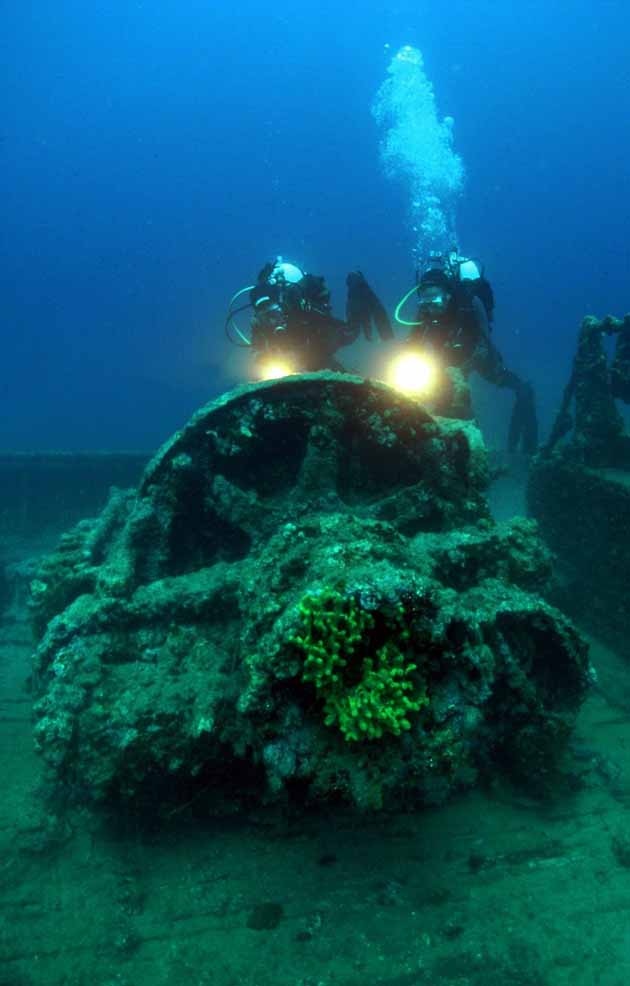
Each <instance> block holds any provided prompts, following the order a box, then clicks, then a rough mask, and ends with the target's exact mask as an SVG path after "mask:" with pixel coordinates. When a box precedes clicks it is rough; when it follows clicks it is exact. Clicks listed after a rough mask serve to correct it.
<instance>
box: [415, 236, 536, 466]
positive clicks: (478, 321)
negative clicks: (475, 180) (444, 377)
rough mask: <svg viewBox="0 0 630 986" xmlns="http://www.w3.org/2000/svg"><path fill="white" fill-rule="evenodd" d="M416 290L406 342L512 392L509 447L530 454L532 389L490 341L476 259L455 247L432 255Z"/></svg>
mask: <svg viewBox="0 0 630 986" xmlns="http://www.w3.org/2000/svg"><path fill="white" fill-rule="evenodd" d="M417 294H418V315H417V320H416V322H415V324H414V328H413V330H412V333H411V335H410V337H409V341H410V342H411V343H412V344H417V345H418V346H419V347H421V348H428V349H430V350H432V351H434V352H435V353H436V354H437V355H438V357H439V358H440V359H441V360H442V361H443V363H444V364H445V365H446V366H453V367H458V368H459V369H460V370H461V371H462V372H463V373H464V375H465V376H468V374H469V373H471V372H472V371H476V372H477V373H479V375H480V376H482V377H483V378H484V379H485V380H488V381H489V382H490V383H493V384H496V386H497V387H508V388H509V389H510V390H513V391H514V394H515V403H514V409H513V411H512V416H511V419H510V427H509V436H508V448H509V450H510V451H512V452H514V451H518V450H519V449H520V450H521V451H523V452H525V453H527V454H531V453H533V452H534V451H535V450H536V448H537V445H538V422H537V417H536V408H535V404H534V392H533V389H532V386H531V384H529V383H526V382H525V381H524V380H521V378H520V377H519V376H517V375H516V373H514V372H512V370H508V369H507V367H506V366H505V364H504V362H503V357H502V356H501V354H500V352H499V350H498V349H497V348H496V346H495V345H494V343H493V342H492V339H491V325H492V314H493V309H494V295H493V291H492V287H491V285H490V283H489V281H488V280H487V279H486V278H485V277H484V276H483V273H482V271H481V269H480V267H479V265H478V264H477V262H476V261H474V260H469V259H467V258H466V257H461V256H459V254H458V253H457V251H456V250H453V251H451V252H450V253H448V254H446V255H439V254H433V255H431V256H430V258H429V261H428V263H427V264H426V266H425V267H424V269H423V270H422V272H421V273H420V276H419V278H418V284H417Z"/></svg>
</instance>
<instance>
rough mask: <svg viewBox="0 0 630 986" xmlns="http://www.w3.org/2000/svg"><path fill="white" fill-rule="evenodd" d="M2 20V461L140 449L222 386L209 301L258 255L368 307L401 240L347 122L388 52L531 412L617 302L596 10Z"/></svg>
mask: <svg viewBox="0 0 630 986" xmlns="http://www.w3.org/2000/svg"><path fill="white" fill-rule="evenodd" d="M3 6H4V8H5V9H4V11H3V14H2V29H1V31H0V64H2V66H3V84H2V87H1V90H0V100H1V101H2V115H1V117H0V168H1V174H2V191H3V195H2V198H3V211H2V214H3V219H2V224H1V227H0V251H1V256H0V271H1V277H2V292H1V305H2V367H3V372H2V375H1V378H0V386H1V388H2V401H3V410H4V413H3V414H2V416H1V418H0V447H2V448H23V449H48V448H70V449H73V448H91V447H99V448H100V447H114V448H131V447H133V448H143V449H144V448H146V449H150V448H152V447H154V446H155V445H156V444H157V443H158V442H160V441H162V440H163V439H164V438H165V437H167V435H168V434H169V433H170V432H171V431H172V430H173V429H174V428H175V427H177V426H179V425H180V424H181V423H182V422H183V421H184V420H185V418H186V417H187V415H188V414H189V413H190V412H191V411H192V410H193V409H194V408H195V407H196V406H197V405H198V404H199V403H200V402H201V401H204V400H206V399H207V398H208V397H209V396H212V395H213V394H215V393H216V392H217V391H219V390H220V389H222V388H224V387H225V386H227V385H229V384H230V383H231V382H233V380H234V376H233V371H231V370H230V369H229V367H228V366H227V360H228V357H229V353H228V348H229V347H228V343H227V342H226V340H225V338H224V335H223V328H222V324H223V318H224V312H225V306H226V303H227V301H228V299H229V297H230V296H231V294H232V293H233V292H234V291H235V290H236V289H237V288H239V287H242V286H243V285H245V284H248V283H251V281H252V278H253V277H254V276H255V274H256V273H257V271H258V270H259V268H260V267H261V266H262V264H263V263H264V261H265V260H267V259H269V258H271V257H274V256H275V255H276V254H278V253H281V254H283V255H284V256H285V257H287V258H291V259H294V260H296V261H297V262H299V263H301V264H303V265H304V266H306V267H307V268H308V269H309V270H311V271H314V272H320V273H323V274H325V275H326V277H327V279H328V281H329V283H330V285H331V287H332V289H333V300H334V302H335V306H336V310H337V312H338V313H339V314H341V313H342V312H343V302H344V290H345V289H344V278H345V274H346V272H347V271H348V270H350V269H352V268H354V267H357V266H361V267H362V269H363V270H364V272H365V273H366V275H367V276H368V277H369V279H370V281H371V282H372V284H373V286H374V287H375V289H376V290H377V292H378V293H379V294H380V295H381V296H382V298H383V300H384V301H385V302H386V303H387V305H388V307H390V309H391V308H393V306H394V305H395V303H396V301H397V300H398V298H399V297H400V295H401V294H402V293H403V292H404V291H405V290H406V289H407V288H408V287H409V285H410V284H411V283H412V282H413V273H414V272H413V260H412V255H411V248H412V236H411V234H410V232H409V229H408V227H407V225H406V219H407V204H408V203H407V201H406V191H405V189H404V187H403V186H402V185H400V184H396V183H395V182H392V181H390V180H388V179H387V178H386V177H385V175H384V174H383V170H382V167H381V164H380V160H379V150H378V143H379V133H378V129H377V126H376V123H375V121H374V119H373V117H372V115H371V112H370V107H371V104H372V102H373V99H374V96H375V93H376V91H377V90H378V88H379V86H380V85H381V83H382V82H383V80H384V78H385V77H386V73H387V67H388V65H389V62H390V60H391V58H392V54H393V52H395V51H396V49H397V48H398V47H399V46H400V45H403V44H410V45H414V46H416V47H418V48H419V49H420V50H421V51H422V54H423V56H424V65H425V70H426V73H427V76H428V78H429V79H430V80H431V82H432V83H433V86H434V90H435V96H436V100H437V105H438V110H439V112H440V114H441V115H447V114H448V115H451V116H453V117H454V119H455V131H454V133H455V144H454V146H455V149H456V151H457V153H458V154H459V155H460V156H461V157H462V159H463V162H464V165H465V168H466V173H467V181H466V186H465V190H464V194H463V196H462V198H461V200H460V203H459V208H458V215H457V230H458V235H459V240H460V247H461V248H462V250H463V251H464V252H466V253H469V254H474V255H476V256H480V257H482V258H483V259H484V261H485V263H486V268H487V273H488V276H489V277H490V278H491V280H492V282H493V284H494V287H495V290H496V294H497V312H496V342H497V343H498V345H499V346H500V348H501V349H502V351H503V352H504V355H505V357H506V360H507V362H509V363H510V364H511V365H513V366H514V368H515V369H516V370H518V371H519V372H522V373H524V374H525V375H527V376H529V377H531V378H532V380H533V381H534V383H535V385H536V387H537V390H538V392H539V395H540V402H541V408H542V411H543V423H545V422H546V421H547V419H548V417H549V414H550V413H551V411H552V410H553V406H554V403H555V401H556V400H557V397H558V396H559V393H560V391H561V388H562V386H563V384H564V382H565V377H566V373H567V371H568V367H569V361H570V358H571V354H572V348H573V342H574V338H575V332H576V329H577V325H578V323H579V319H580V318H581V316H582V315H583V314H586V313H594V314H598V315H603V314H605V313H607V312H612V313H615V314H621V313H623V312H624V311H625V310H626V309H627V308H630V299H629V294H630V276H629V269H630V264H629V252H630V248H629V246H628V237H627V231H628V226H629V225H630V217H629V202H630V194H629V193H630V177H629V175H630V168H629V166H628V161H629V152H630V132H629V121H630V62H629V61H628V59H627V50H628V41H629V40H630V18H629V16H628V13H627V4H626V3H624V2H623V0H608V2H606V3H605V4H597V5H594V4H592V3H590V2H586V0H555V2H553V0H552V2H550V0H526V2H524V3H523V4H521V5H520V7H519V6H518V5H513V4H508V3H497V2H496V0H480V2H477V3H470V2H468V0H453V2H451V3H448V4H444V3H437V2H435V3H418V2H408V0H401V2H398V3H396V2H393V3H391V4H388V5H387V11H386V12H384V10H383V8H384V6H385V5H384V4H381V3H376V2H374V0H363V2H362V3H361V4H357V3H353V4H343V3H333V2H331V0H323V2H320V3H317V4H315V3H312V2H310V0H306V2H302V3H300V4H288V3H287V4H273V5H272V4H262V3H260V2H252V0H245V2H241V3H239V4H228V3H225V2H217V3H212V4H210V3H208V2H205V0H204V2H202V0H188V2H187V3H185V4H182V3H176V2H174V0H164V2H161V3H157V4H156V3H148V2H145V3H142V2H129V0H109V2H107V3H105V2H100V0H94V2H92V3H90V4H85V3H84V2H79V0H64V3H60V4H48V3H38V4H19V5H18V4H16V3H13V4H5V5H3ZM386 45H389V46H390V47H389V48H386V47H385V46H386ZM231 373H232V375H231Z"/></svg>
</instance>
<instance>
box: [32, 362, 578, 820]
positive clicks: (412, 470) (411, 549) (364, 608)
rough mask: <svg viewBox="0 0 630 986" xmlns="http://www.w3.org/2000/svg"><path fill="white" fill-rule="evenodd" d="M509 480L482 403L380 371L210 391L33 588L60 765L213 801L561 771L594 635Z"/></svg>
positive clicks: (418, 799)
mask: <svg viewBox="0 0 630 986" xmlns="http://www.w3.org/2000/svg"><path fill="white" fill-rule="evenodd" d="M487 482H488V466H487V455H486V451H485V448H484V446H483V442H482V439H481V436H480V433H479V431H478V430H477V428H476V426H475V425H474V424H473V423H472V422H469V421H462V420H453V419H447V418H443V417H442V418H439V417H435V416H432V415H431V414H430V413H429V412H428V411H427V410H426V409H425V408H424V407H422V406H421V405H419V404H418V403H417V402H415V401H413V400H411V399H409V398H406V397H404V396H402V395H400V394H398V393H397V392H396V391H394V390H392V389H391V388H389V387H387V386H385V385H384V384H379V383H376V382H373V381H367V380H364V379H362V378H359V377H352V376H349V375H345V374H343V375H342V374H335V373H317V374H305V375H302V376H295V377H289V378H285V379H283V380H280V381H275V382H269V383H261V384H252V385H246V386H244V387H241V388H239V389H237V390H235V391H233V392H231V393H229V394H227V395H225V396H223V397H222V398H220V399H219V400H216V401H214V402H213V403H211V404H209V405H207V406H206V407H204V408H202V409H201V410H200V411H198V412H197V413H196V414H195V415H194V417H193V418H192V419H191V421H190V422H189V423H188V424H187V425H186V427H185V428H184V429H183V430H182V431H180V432H178V433H177V434H175V436H174V437H173V438H172V439H171V440H170V441H169V442H168V443H167V444H166V445H165V446H164V447H163V448H162V449H161V450H160V451H159V452H158V454H157V455H156V456H155V458H154V459H153V461H152V462H151V463H150V464H149V466H148V467H147V469H146V471H145V473H144V476H143V478H142V481H141V483H140V485H139V487H138V489H137V490H131V491H114V492H112V495H111V498H110V500H109V503H108V504H107V506H106V507H105V508H104V510H103V512H102V513H101V515H100V516H99V517H97V518H95V519H93V520H85V521H83V522H81V523H79V524H78V526H77V527H75V528H74V530H72V531H70V532H69V533H68V534H66V535H65V536H64V537H63V538H62V540H61V543H60V545H59V547H58V550H57V551H56V552H55V553H53V554H52V555H50V556H48V557H47V558H46V559H45V560H44V561H43V563H42V565H41V567H40V570H39V572H38V575H37V579H36V580H35V582H34V584H33V616H34V622H35V626H36V630H37V633H38V636H39V645H38V648H37V652H36V655H35V672H34V687H35V689H36V694H37V701H36V706H35V712H36V726H35V731H36V741H37V744H38V747H39V749H40V751H41V753H42V755H43V757H44V758H45V761H46V763H47V764H48V766H49V769H50V773H51V777H52V778H53V780H54V782H55V784H56V785H58V786H61V787H62V788H64V789H65V790H67V791H68V792H70V793H72V795H73V796H75V797H79V798H81V799H85V800H87V801H89V802H92V803H101V804H103V803H107V804H120V803H121V802H122V803H126V804H127V805H129V804H135V805H143V804H144V805H146V804H148V805H151V806H153V807H155V805H156V804H171V805H172V804H178V803H181V804H184V803H188V802H189V801H190V799H191V798H197V799H201V800H202V801H203V804H204V806H205V807H206V808H207V810H208V811H215V810H227V809H230V808H234V807H235V806H238V805H240V804H243V802H247V803H251V802H252V801H254V802H255V803H260V802H272V801H282V800H284V801H286V800H293V801H297V802H299V803H300V804H312V803H316V802H321V801H324V800H333V801H341V802H345V803H350V804H354V805H356V806H359V807H361V808H376V807H381V806H385V807H388V808H396V807H401V806H404V807H408V806H414V805H417V804H426V803H431V804H437V803H440V802H442V801H443V800H444V799H445V798H446V797H447V796H448V795H449V794H450V793H451V792H452V791H454V790H455V789H457V788H461V787H465V786H468V785H471V784H473V783H474V782H475V780H476V779H477V777H478V776H479V774H480V772H492V771H495V770H496V769H497V768H498V767H499V766H502V767H505V768H507V769H508V770H509V771H511V772H513V773H515V774H516V775H518V776H519V777H521V778H524V779H525V780H527V781H532V782H534V783H536V784H538V783H539V782H544V779H545V778H546V777H548V776H549V774H550V772H552V771H553V769H554V765H555V764H557V761H558V758H559V757H560V756H561V753H562V749H563V746H564V742H565V740H566V738H567V736H568V734H569V733H570V730H571V727H572V725H573V722H574V719H575V715H576V712H577V710H578V708H579V706H580V703H581V701H582V699H583V697H584V694H585V690H586V688H587V684H588V675H589V667H588V660H587V650H586V645H585V643H584V642H583V640H582V638H581V637H580V635H579V634H578V633H577V631H576V630H575V629H574V627H573V625H572V624H571V623H570V622H569V620H568V619H567V618H565V617H564V616H563V615H562V614H561V613H560V612H559V611H558V610H556V609H554V608H552V607H551V606H550V605H548V604H547V603H546V602H544V601H543V599H542V597H541V595H540V592H541V590H543V588H544V586H545V584H546V582H547V579H548V577H549V574H550V562H549V555H548V552H547V550H546V549H545V548H544V547H543V545H542V543H541V541H540V540H539V539H538V537H537V535H536V530H535V525H534V523H533V522H531V521H528V520H524V519H516V520H513V521H512V522H510V523H502V524H497V523H494V522H493V520H492V519H491V517H490V514H489V510H488V506H487V502H486V497H485V489H486V486H487ZM197 803H199V802H197Z"/></svg>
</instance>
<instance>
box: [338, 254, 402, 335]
mask: <svg viewBox="0 0 630 986" xmlns="http://www.w3.org/2000/svg"><path fill="white" fill-rule="evenodd" d="M346 284H347V286H348V297H347V300H346V320H347V322H348V325H350V326H351V328H353V329H356V330H357V331H359V330H363V334H364V335H365V338H366V339H368V340H371V339H372V338H373V331H372V328H373V326H375V327H376V331H377V332H378V334H379V337H380V338H381V339H382V340H383V341H386V340H388V339H393V337H394V332H393V329H392V326H391V323H390V321H389V316H388V315H387V312H386V311H385V308H384V307H383V305H382V304H381V302H380V301H379V299H378V298H377V296H376V295H375V294H374V292H373V291H372V288H371V287H370V285H369V284H368V282H367V281H366V280H365V278H364V276H363V274H362V273H361V271H358V270H356V271H351V273H350V274H348V276H347V278H346Z"/></svg>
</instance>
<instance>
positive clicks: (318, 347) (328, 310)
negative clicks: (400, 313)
mask: <svg viewBox="0 0 630 986" xmlns="http://www.w3.org/2000/svg"><path fill="white" fill-rule="evenodd" d="M346 284H347V287H348V296H347V301H346V320H345V321H343V320H342V319H340V318H336V317H335V316H334V315H333V314H332V306H331V303H330V291H329V290H328V288H327V286H326V282H325V280H324V278H323V277H320V276H317V275H315V274H307V273H305V272H304V271H303V270H301V269H300V268H299V267H297V266H296V265H295V264H292V263H287V262H286V261H284V260H283V259H282V257H278V258H277V259H276V260H275V261H273V262H270V263H267V264H265V266H264V267H263V269H262V270H261V271H260V273H259V275H258V278H257V280H256V283H255V284H254V285H253V286H251V287H247V288H243V289H242V290H241V291H238V292H237V293H236V294H235V295H234V296H233V298H232V300H231V302H230V307H229V310H228V315H227V318H226V322H225V328H226V333H227V335H228V338H229V339H230V341H231V342H233V343H235V344H236V345H241V346H247V347H251V349H252V350H253V351H254V354H255V357H256V361H257V365H258V370H259V372H260V375H261V376H262V377H263V378H265V377H273V376H284V375H285V374H286V373H299V372H308V371H313V370H343V366H342V365H341V363H340V362H339V361H338V360H337V358H336V353H337V351H338V350H339V349H341V348H342V347H343V346H348V345H350V344H351V343H353V342H354V341H355V340H356V339H357V337H358V336H359V333H360V332H363V334H364V336H365V338H366V339H369V340H371V339H372V338H373V336H374V330H376V332H377V333H378V335H379V337H380V338H381V339H382V340H387V339H391V338H393V331H392V327H391V324H390V321H389V318H388V316H387V312H386V311H385V309H384V308H383V305H382V304H381V302H380V301H379V299H378V298H377V297H376V295H375V294H374V292H373V291H372V289H371V287H370V286H369V284H368V283H367V281H366V280H365V278H364V276H363V274H361V272H360V271H353V272H351V273H350V274H348V277H347V278H346ZM245 293H249V301H248V302H247V303H246V304H245V305H243V306H241V307H240V308H236V309H235V308H234V307H233V306H234V303H235V301H236V300H237V298H239V297H240V296H241V295H243V294H245ZM249 308H251V309H252V317H251V325H250V332H249V335H246V334H245V333H243V332H241V330H240V329H239V327H238V325H237V324H236V321H235V316H236V315H237V314H239V313H240V312H243V311H245V310H246V309H249Z"/></svg>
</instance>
